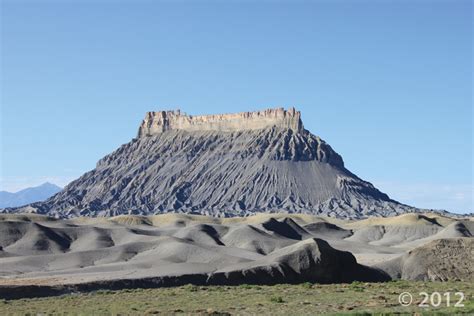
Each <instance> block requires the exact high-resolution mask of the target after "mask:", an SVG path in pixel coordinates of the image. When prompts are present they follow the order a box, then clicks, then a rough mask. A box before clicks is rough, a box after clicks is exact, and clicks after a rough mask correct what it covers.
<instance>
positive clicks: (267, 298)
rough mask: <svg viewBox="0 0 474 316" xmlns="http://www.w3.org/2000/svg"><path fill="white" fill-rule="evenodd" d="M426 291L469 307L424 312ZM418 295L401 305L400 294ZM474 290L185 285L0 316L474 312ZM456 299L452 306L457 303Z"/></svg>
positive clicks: (23, 304)
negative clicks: (461, 296) (447, 295)
mask: <svg viewBox="0 0 474 316" xmlns="http://www.w3.org/2000/svg"><path fill="white" fill-rule="evenodd" d="M421 291H425V292H427V293H430V294H431V293H433V292H440V293H441V294H442V293H445V292H450V293H451V296H453V295H454V292H459V291H460V292H463V293H464V294H465V300H464V302H463V303H464V305H465V307H458V308H456V307H452V306H450V307H447V306H446V298H445V297H444V296H443V301H442V303H441V304H440V307H438V308H432V307H429V308H421V307H418V306H416V304H419V303H420V302H421V299H422V298H421V296H420V295H419V294H418V293H419V292H421ZM402 292H410V293H412V294H413V295H414V301H413V302H414V303H413V304H412V305H411V306H409V307H402V306H401V305H400V304H399V302H398V296H399V294H400V293H402ZM473 292H474V286H473V285H472V284H470V283H468V282H412V281H397V282H388V283H352V284H333V285H319V284H309V283H306V284H301V285H286V284H282V285H276V286H249V285H241V286H235V287H232V286H192V285H188V286H181V287H175V288H159V289H133V290H121V291H97V292H91V293H87V294H69V295H63V296H58V297H48V298H36V299H19V300H0V315H28V314H29V315H49V314H51V315H64V314H68V315H147V314H149V315H150V314H159V315H170V314H171V315H314V314H358V315H364V314H380V315H383V314H391V313H396V314H408V315H412V314H420V315H425V314H427V315H432V314H436V315H453V314H466V315H473V314H474V298H473V295H474V293H473ZM454 301H457V297H456V299H454V297H453V298H452V299H451V305H454V303H455V302H454Z"/></svg>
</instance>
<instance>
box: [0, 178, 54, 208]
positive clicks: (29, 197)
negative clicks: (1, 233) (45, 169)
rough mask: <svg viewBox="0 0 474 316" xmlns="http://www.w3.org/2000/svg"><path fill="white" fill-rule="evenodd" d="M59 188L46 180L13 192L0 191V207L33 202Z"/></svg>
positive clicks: (51, 194) (50, 194)
mask: <svg viewBox="0 0 474 316" xmlns="http://www.w3.org/2000/svg"><path fill="white" fill-rule="evenodd" d="M61 190H62V188H61V187H58V186H57V185H55V184H52V183H49V182H46V183H43V184H41V185H39V186H37V187H32V188H26V189H24V190H21V191H18V192H15V193H12V192H7V191H0V208H3V207H15V206H22V205H26V204H29V203H33V202H40V201H44V200H46V199H47V198H49V197H51V196H53V195H54V194H56V193H58V192H59V191H61Z"/></svg>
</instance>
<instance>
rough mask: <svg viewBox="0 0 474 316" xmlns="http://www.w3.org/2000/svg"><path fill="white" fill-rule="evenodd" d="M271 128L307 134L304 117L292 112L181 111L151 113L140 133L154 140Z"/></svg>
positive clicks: (143, 123) (141, 135)
mask: <svg viewBox="0 0 474 316" xmlns="http://www.w3.org/2000/svg"><path fill="white" fill-rule="evenodd" d="M268 127H278V128H288V129H291V130H293V131H295V132H300V131H302V130H303V123H302V122H301V113H300V112H299V111H296V110H295V108H291V109H289V110H288V111H285V110H284V109H283V108H278V109H268V110H263V111H256V112H242V113H236V114H217V115H196V116H192V115H186V114H185V113H181V111H180V110H177V111H159V112H148V113H147V114H146V116H145V119H144V120H143V122H142V124H141V125H140V128H139V130H138V137H144V136H152V135H157V134H160V133H164V132H166V131H170V130H182V131H190V132H193V131H194V132H195V131H221V132H229V131H241V130H256V129H264V128H268Z"/></svg>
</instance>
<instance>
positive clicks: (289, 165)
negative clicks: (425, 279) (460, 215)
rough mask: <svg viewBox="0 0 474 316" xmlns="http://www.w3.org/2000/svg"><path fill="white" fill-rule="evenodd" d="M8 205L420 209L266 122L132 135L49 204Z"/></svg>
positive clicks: (84, 211) (65, 212) (234, 211)
mask: <svg viewBox="0 0 474 316" xmlns="http://www.w3.org/2000/svg"><path fill="white" fill-rule="evenodd" d="M6 211H7V212H37V213H41V214H49V215H54V216H59V217H73V216H78V215H83V216H113V215H118V214H159V213H166V212H187V213H199V214H204V215H213V216H244V215H249V214H254V213H257V212H282V211H283V212H290V213H312V214H328V215H330V216H337V217H350V218H359V217H364V216H367V215H378V216H388V215H396V214H400V213H404V212H407V211H416V209H413V208H411V207H408V206H406V205H403V204H400V203H398V202H396V201H393V200H391V199H389V197H388V196H387V195H386V194H384V193H381V192H380V191H378V190H377V189H376V188H374V187H373V186H372V185H371V184H370V183H368V182H366V181H363V180H361V179H359V178H358V177H356V176H355V175H353V174H352V173H351V172H349V171H348V170H346V169H345V168H344V164H343V161H342V158H341V157H340V156H339V155H338V154H337V153H336V152H334V151H333V150H332V148H331V147H330V146H329V145H327V144H326V143H325V142H324V141H322V140H321V139H320V138H318V137H317V136H314V135H312V134H311V133H309V132H307V131H304V132H302V133H295V132H293V131H292V130H290V129H278V128H270V129H263V130H254V131H241V132H193V133H189V132H184V131H168V132H165V133H162V134H160V135H157V136H151V137H143V138H139V139H134V140H132V141H131V142H130V143H128V144H125V145H123V146H121V147H120V148H119V149H117V150H116V151H115V152H113V153H112V154H110V155H107V156H106V157H104V158H103V159H101V160H100V161H99V162H98V163H97V166H96V168H95V169H94V170H92V171H90V172H87V173H86V174H84V175H83V176H82V177H80V178H79V179H77V180H75V181H73V182H72V183H70V184H69V185H68V186H67V187H66V188H65V189H64V190H63V191H62V192H60V193H58V194H57V195H55V196H54V197H52V198H50V199H49V200H47V201H46V202H42V203H34V204H32V205H31V206H30V207H26V208H19V209H7V210H6Z"/></svg>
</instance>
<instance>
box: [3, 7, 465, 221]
mask: <svg viewBox="0 0 474 316" xmlns="http://www.w3.org/2000/svg"><path fill="white" fill-rule="evenodd" d="M1 3H2V5H1V9H2V10H1V11H2V12H1V15H2V16H1V21H2V22H1V27H2V29H1V57H2V60H1V146H2V147H1V178H0V190H10V191H15V190H19V189H21V188H24V187H26V186H30V185H35V184H39V183H42V182H44V181H51V182H55V183H57V184H60V185H64V184H66V183H67V182H68V181H70V180H72V179H74V178H76V177H78V176H80V175H81V174H82V173H84V172H85V171H88V170H90V169H92V168H94V166H95V163H96V161H97V160H98V159H100V158H101V157H102V156H104V155H106V154H107V153H110V152H111V151H113V150H114V149H115V148H117V146H119V145H120V144H123V143H126V142H128V141H130V140H131V139H132V138H133V137H134V136H135V134H136V132H137V129H138V125H139V123H140V121H141V119H142V118H143V117H144V115H145V112H146V111H150V110H160V109H176V108H181V109H182V110H183V111H185V112H187V113H189V114H205V113H221V112H239V111H248V110H256V109H262V108H268V107H274V106H283V107H289V106H295V107H297V109H299V110H301V112H302V115H303V121H304V124H305V127H306V128H307V129H308V130H310V131H311V132H313V133H314V134H316V135H319V136H321V137H322V138H323V139H325V140H326V141H327V142H328V143H329V144H331V146H332V147H333V148H334V149H335V150H336V151H337V152H339V153H340V154H341V155H342V156H343V158H344V160H345V163H346V166H347V168H348V169H349V170H351V171H352V172H354V173H355V174H357V175H358V176H360V177H361V178H363V179H365V180H368V181H370V182H372V183H374V184H375V185H377V186H378V187H379V188H380V189H381V190H383V191H385V192H386V193H388V194H389V195H390V196H391V197H392V198H395V199H398V200H400V201H402V202H405V203H409V204H412V205H415V206H419V207H427V208H444V209H447V210H449V211H454V212H467V211H469V212H472V211H473V184H472V178H473V173H472V172H473V169H472V165H473V160H472V148H473V129H472V122H473V112H472V35H473V34H472V26H473V25H472V9H473V8H472V2H471V1H447V0H446V1H416V0H415V1H404V0H402V1H348V0H347V1H342V0H339V1H193V2H191V1H189V2H187V1H178V2H174V3H173V2H171V1H170V2H168V1H166V2H159V1H158V2H157V1H153V2H152V1H133V2H132V1H96V2H94V3H93V2H92V1H63V2H60V1H44V2H41V1H9V0H4V1H2V2H1Z"/></svg>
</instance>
